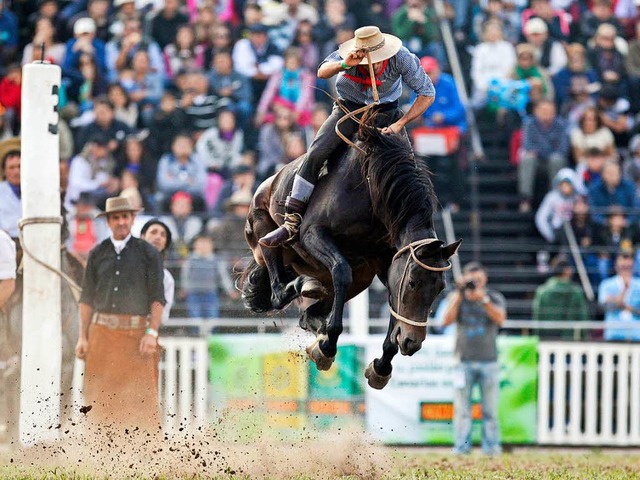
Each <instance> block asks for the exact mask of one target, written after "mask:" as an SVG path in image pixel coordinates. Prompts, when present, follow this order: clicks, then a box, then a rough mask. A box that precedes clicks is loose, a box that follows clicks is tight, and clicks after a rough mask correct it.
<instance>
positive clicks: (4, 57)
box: [0, 0, 20, 66]
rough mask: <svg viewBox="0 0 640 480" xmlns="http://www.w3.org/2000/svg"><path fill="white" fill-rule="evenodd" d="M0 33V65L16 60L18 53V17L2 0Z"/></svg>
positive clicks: (0, 6) (0, 5)
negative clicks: (0, 37) (0, 43)
mask: <svg viewBox="0 0 640 480" xmlns="http://www.w3.org/2000/svg"><path fill="white" fill-rule="evenodd" d="M0 34H2V49H0V66H4V65H9V64H11V63H13V62H14V61H15V60H16V55H17V53H18V44H19V40H20V39H19V36H18V17H17V16H16V14H15V13H13V12H12V11H11V10H10V9H9V8H8V6H7V4H6V2H5V1H4V0H3V1H1V2H0Z"/></svg>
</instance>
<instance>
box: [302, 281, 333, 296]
mask: <svg viewBox="0 0 640 480" xmlns="http://www.w3.org/2000/svg"><path fill="white" fill-rule="evenodd" d="M300 295H301V296H303V297H305V298H314V299H320V298H324V297H326V296H327V290H326V289H325V288H324V287H323V286H322V283H320V282H319V281H318V280H316V279H315V278H311V277H307V278H305V280H304V283H303V284H302V289H301V290H300Z"/></svg>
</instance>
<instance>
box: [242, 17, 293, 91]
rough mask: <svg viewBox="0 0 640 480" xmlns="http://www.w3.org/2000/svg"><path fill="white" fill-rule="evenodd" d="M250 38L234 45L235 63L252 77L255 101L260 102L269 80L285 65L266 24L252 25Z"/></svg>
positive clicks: (247, 75)
mask: <svg viewBox="0 0 640 480" xmlns="http://www.w3.org/2000/svg"><path fill="white" fill-rule="evenodd" d="M248 31H249V38H242V39H240V40H238V41H237V42H236V44H235V46H234V47H233V65H234V67H235V70H236V71H237V72H238V73H240V74H241V75H245V76H246V77H248V78H250V79H251V85H252V90H253V101H254V102H255V103H257V102H258V100H259V99H260V96H261V95H262V91H263V90H264V88H265V86H266V84H267V80H268V79H269V77H270V76H271V75H273V74H274V73H276V72H279V71H280V70H281V69H282V67H283V66H284V59H283V58H282V56H281V55H280V52H279V51H278V49H277V48H276V46H275V45H273V44H272V43H271V42H270V41H269V37H268V35H267V32H268V31H269V28H268V27H267V26H266V25H262V24H257V25H251V26H250V27H249V28H248Z"/></svg>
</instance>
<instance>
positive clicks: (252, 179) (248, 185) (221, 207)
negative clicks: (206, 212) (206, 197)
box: [212, 164, 257, 218]
mask: <svg viewBox="0 0 640 480" xmlns="http://www.w3.org/2000/svg"><path fill="white" fill-rule="evenodd" d="M256 186H257V185H256V174H255V171H254V169H253V167H251V166H249V165H246V164H241V165H238V166H237V167H236V168H234V169H233V173H232V175H231V180H228V181H226V182H225V183H224V185H223V187H222V191H221V192H220V195H219V197H218V203H217V205H216V207H215V208H214V210H213V212H212V217H213V218H220V217H222V216H223V215H224V212H225V208H226V206H227V202H228V201H229V199H230V198H231V197H232V196H233V195H235V194H236V192H245V195H247V196H253V191H254V190H255V187H256Z"/></svg>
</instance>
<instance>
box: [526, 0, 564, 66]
mask: <svg viewBox="0 0 640 480" xmlns="http://www.w3.org/2000/svg"><path fill="white" fill-rule="evenodd" d="M533 19H539V20H542V21H543V22H544V24H545V26H546V27H547V31H548V34H549V36H550V37H551V38H552V39H554V40H557V41H558V42H564V41H566V40H567V39H568V38H569V34H570V33H571V15H569V14H568V13H566V12H564V11H563V10H560V9H556V8H554V6H553V4H552V2H551V0H531V2H530V8H525V9H524V10H523V11H522V25H523V27H524V28H523V31H524V34H525V37H526V36H527V35H528V33H527V24H528V23H529V22H530V21H531V20H533ZM527 41H529V38H527ZM541 63H542V62H541ZM542 66H543V67H545V68H549V67H548V66H547V65H544V64H543V65H542Z"/></svg>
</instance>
